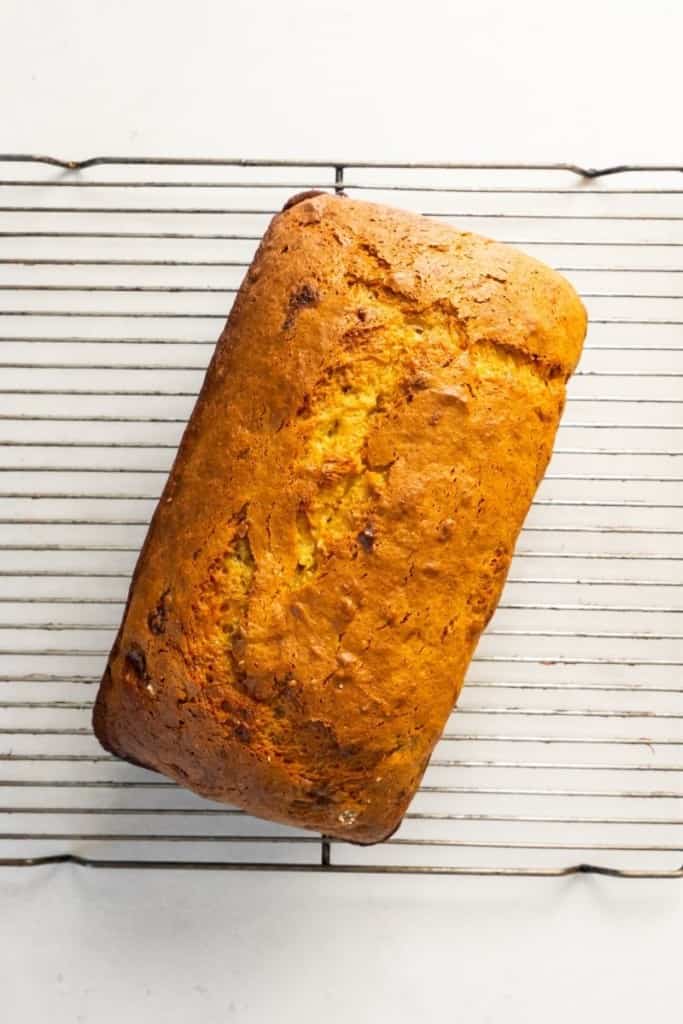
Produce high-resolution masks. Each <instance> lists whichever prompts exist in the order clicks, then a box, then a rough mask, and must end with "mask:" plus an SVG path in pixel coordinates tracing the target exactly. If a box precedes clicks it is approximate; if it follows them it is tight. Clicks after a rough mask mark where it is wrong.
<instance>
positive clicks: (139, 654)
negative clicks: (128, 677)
mask: <svg viewBox="0 0 683 1024" xmlns="http://www.w3.org/2000/svg"><path fill="white" fill-rule="evenodd" d="M126 665H127V667H129V668H130V669H132V671H133V673H134V674H135V676H136V677H137V679H138V681H139V682H141V683H146V682H147V681H148V679H149V676H148V675H147V659H146V658H145V652H144V651H143V650H142V648H141V647H140V646H139V645H138V644H131V645H130V647H129V648H128V650H127V651H126Z"/></svg>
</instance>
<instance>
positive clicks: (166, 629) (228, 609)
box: [94, 193, 586, 843]
mask: <svg viewBox="0 0 683 1024" xmlns="http://www.w3.org/2000/svg"><path fill="white" fill-rule="evenodd" d="M585 327H586V316H585V312H584V309H583V307H582V305H581V302H580V301H579V299H578V298H577V296H576V294H575V292H574V290H573V289H572V288H571V286H570V285H569V284H568V283H567V282H566V281H565V280H564V279H563V278H561V277H560V276H559V275H558V274H556V273H554V272H553V271H551V270H549V269H548V268H547V267H545V266H543V265H542V264H541V263H538V262H536V261H535V260H533V259H531V258H529V257H528V256H525V255H523V254H521V253H519V252H517V251H515V250H514V249H512V248H509V247H507V246H505V245H499V244H497V243H495V242H492V241H490V240H488V239H484V238H479V237H477V236H476V235H472V234H463V233H460V232H458V231H456V230H454V229H453V228H451V227H448V226H446V225H444V224H441V223H438V222H435V221H433V220H428V219H425V218H423V217H419V216H415V215H412V214H409V213H404V212H401V211H399V210H394V209H390V208H387V207H383V206H376V205H372V204H369V203H364V202H356V201H353V200H351V199H346V198H344V197H340V196H331V195H326V194H316V193H304V194H303V195H302V196H297V197H295V198H294V199H292V200H290V202H289V203H288V204H287V207H286V208H285V210H284V211H283V212H282V213H280V214H279V215H278V216H276V217H275V218H274V220H273V221H272V223H271V225H270V227H269V229H268V232H267V234H266V236H265V238H264V240H263V242H262V244H261V246H260V248H259V250H258V253H257V255H256V257H255V259H254V262H253V264H252V266H251V268H250V270H249V272H248V273H247V275H246V278H245V280H244V283H243V285H242V287H241V289H240V292H239V295H238V296H237V299H236V301H235V304H234V307H233V309H232V312H231V313H230V316H229V319H228V322H227V324H226V327H225V329H224V331H223V333H222V335H221V337H220V340H219V342H218V346H217V348H216V351H215V354H214V357H213V360H212V362H211V365H210V367H209V369H208V372H207V374H206V379H205V381H204V386H203V388H202V391H201V394H200V396H199V399H198V401H197V405H196V407H195V409H194V412H193V414H192V417H191V419H190V422H189V424H188V427H187V430H186V432H185V435H184V437H183V440H182V443H181V445H180V449H179V452H178V455H177V458H176V460H175V463H174V466H173V469H172V471H171V474H170V477H169V479H168V483H167V484H166V487H165V490H164V492H163V495H162V497H161V500H160V502H159V505H158V508H157V510H156V512H155V514H154V518H153V520H152V523H151V526H150V528H149V533H148V535H147V539H146V541H145V544H144V547H143V549H142V552H141V554H140V558H139V561H138V564H137V568H136V570H135V573H134V576H133V581H132V585H131V589H130V594H129V598H128V603H127V606H126V610H125V614H124V617H123V622H122V625H121V628H120V630H119V633H118V636H117V639H116V642H115V644H114V647H113V650H112V652H111V656H110V658H109V663H108V665H107V668H106V671H105V673H104V678H103V681H102V685H101V687H100V691H99V695H98V698H97V703H96V706H95V713H94V726H95V731H96V733H97V736H98V737H99V739H100V742H101V743H102V744H103V745H104V746H105V747H106V748H107V749H108V750H110V751H113V752H114V753H116V754H118V755H120V756H121V757H124V758H127V759H129V760H131V761H133V762H136V763H138V764H141V765H144V766H147V767H149V768H153V769H155V770H156V771H159V772H163V773H164V774H165V775H167V776H169V777H170V778H172V779H175V780H177V781H178V782H179V783H181V784H182V785H184V786H187V787H189V788H190V789H193V790H195V791H196V792H197V793H201V794H203V795H204V796H207V797H210V798H212V799H214V800H219V801H226V802H228V803H230V804H233V805H237V806H238V807H242V808H244V809H245V810H247V811H249V812H250V813H253V814H256V815H261V816H263V817H266V818H271V819H274V820H276V821H281V822H287V823H289V824H293V825H298V826H303V827H305V828H310V829H315V830H317V831H320V832H324V833H327V834H329V835H332V836H336V837H342V838H344V839H349V840H352V841H354V842H359V843H372V842H376V841H378V840H381V839H383V838H386V837H387V836H388V835H389V834H390V833H392V832H393V831H394V830H395V829H396V827H397V825H398V824H399V823H400V821H401V818H402V816H403V814H404V813H405V810H406V807H407V805H408V803H409V801H410V799H411V797H412V796H413V794H414V793H415V791H416V789H417V787H418V785H419V782H420V779H421V777H422V774H423V772H424V770H425V767H426V765H427V762H428V760H429V756H430V753H431V751H432V748H433V747H434V744H435V743H436V741H437V740H438V738H439V736H440V734H441V731H442V729H443V726H444V724H445V722H446V719H447V717H448V715H449V713H450V711H451V709H452V707H453V704H454V702H455V700H456V698H457V696H458V693H459V691H460V688H461V685H462V682H463V678H464V675H465V671H466V669H467V666H468V664H469V661H470V658H471V656H472V653H473V651H474V648H475V646H476V644H477V640H478V638H479V636H480V634H481V632H482V630H483V629H484V627H485V626H486V623H487V622H488V621H489V619H490V617H491V615H492V613H493V611H494V609H495V607H496V603H497V601H498V598H499V595H500V592H501V588H502V586H503V582H504V580H505V576H506V574H507V571H508V567H509V564H510V560H511V557H512V553H513V547H514V544H515V540H516V537H517V534H518V532H519V530H520V528H521V526H522V522H523V520H524V517H525V515H526V513H527V510H528V508H529V505H530V503H531V500H532V498H533V495H534V492H535V490H536V487H537V485H538V483H539V481H540V480H541V477H542V476H543V472H544V470H545V467H546V464H547V462H548V459H549V457H550V454H551V449H552V443H553V438H554V435H555V430H556V428H557V424H558V421H559V418H560V414H561V412H562V407H563V403H564V399H565V384H566V381H567V378H568V377H569V375H570V373H571V372H572V370H573V368H574V366H575V364H576V362H577V360H578V357H579V354H580V351H581V344H582V341H583V338H584V333H585Z"/></svg>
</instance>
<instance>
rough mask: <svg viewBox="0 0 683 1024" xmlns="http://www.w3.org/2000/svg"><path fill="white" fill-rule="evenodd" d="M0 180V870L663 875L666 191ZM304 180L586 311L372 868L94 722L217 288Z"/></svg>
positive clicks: (190, 395) (336, 180)
mask: <svg viewBox="0 0 683 1024" xmlns="http://www.w3.org/2000/svg"><path fill="white" fill-rule="evenodd" d="M0 161H2V162H3V164H4V166H5V168H8V167H10V163H16V164H18V165H19V172H20V173H17V174H15V175H14V176H12V177H10V175H9V174H6V175H3V179H2V180H0V214H1V218H0V341H1V342H2V356H1V359H0V363H1V368H2V378H1V382H0V395H1V396H2V398H1V402H0V439H1V441H2V446H3V454H2V465H0V525H1V527H2V530H1V534H0V537H1V541H0V550H1V551H2V559H1V565H0V655H1V657H2V668H1V669H0V672H1V675H0V736H1V740H0V744H1V746H0V763H1V764H2V773H1V776H0V804H1V806H0V812H1V814H2V818H1V819H0V852H1V853H2V854H3V856H2V858H1V859H0V864H2V865H21V866H24V865H33V864H38V863H45V862H54V861H63V860H71V861H76V862H77V863H80V864H86V865H90V866H116V867H130V866H138V867H145V868H153V867H161V866H170V867H179V866H180V867H202V868H224V867H231V868H236V869H245V868H254V867H260V868H264V869H271V870H307V871H309V870H318V871H330V870H343V871H397V872H435V873H454V874H455V873H457V874H495V875H498V874H501V875H505V874H513V875H514V874H527V875H529V874H530V875H559V874H567V873H572V872H577V871H596V872H603V873H608V874H617V875H621V876H632V877H681V876H682V875H683V869H681V867H680V864H681V851H682V849H683V838H682V836H683V833H682V831H681V830H682V829H683V817H681V799H682V798H683V785H682V780H683V761H682V760H681V758H682V752H681V747H683V731H682V730H681V720H682V719H683V685H682V682H681V666H682V665H683V658H682V647H681V639H683V634H682V633H681V632H680V629H681V626H680V615H681V611H682V610H683V604H682V603H681V582H682V581H681V572H680V566H681V561H682V560H683V542H682V540H681V538H682V537H683V527H682V526H681V515H680V510H681V508H683V501H682V492H681V480H682V478H681V466H682V462H681V459H683V446H682V445H681V438H682V436H683V435H681V433H680V432H681V430H683V416H682V414H681V410H682V407H683V399H682V398H681V392H680V379H681V377H683V336H682V334H681V327H682V326H683V315H682V314H683V291H682V290H681V281H682V280H683V279H682V278H681V274H683V234H682V233H681V222H682V221H683V198H682V197H683V189H681V188H680V178H679V175H678V172H679V171H680V169H679V168H662V167H660V168H655V167H653V168H647V167H640V168H608V169H605V170H603V171H593V170H587V169H582V168H577V167H574V166H571V165H565V166H522V165H498V166H496V167H492V166H482V165H479V166H475V165H470V166H466V165H444V164H431V165H427V164H423V165H419V166H418V165H399V164H384V165H379V164H366V163H355V164H348V163H346V164H344V163H336V162H332V163H329V164H323V163H318V164H316V163H303V162H288V161H280V162H274V161H245V160H173V159H156V158H149V159H134V160H128V159H124V158H103V159H102V158H98V159H95V160H88V161H85V162H82V163H80V164H75V163H68V162H60V161H56V160H53V159H51V158H34V157H28V156H5V157H0ZM55 167H57V168H60V170H56V169H55ZM112 168H115V171H112ZM11 169H13V168H11ZM626 172H629V173H628V174H627V173H626ZM148 175H149V176H148ZM612 175H614V177H612ZM615 182H616V184H614V183H615ZM312 187H320V188H327V189H330V190H336V191H341V190H345V191H346V192H347V193H348V194H349V195H352V196H358V197H365V198H369V199H375V200H377V201H386V202H390V203H396V204H397V205H401V206H404V207H408V208H412V209H415V210H419V211H420V212H425V213H430V214H431V215H432V216H436V217H442V218H445V219H446V220H448V221H451V222H453V223H456V224H459V225H461V226H465V227H467V228H470V227H471V228H472V230H476V231H480V232H482V233H484V234H491V235H494V236H496V237H498V238H500V239H502V240H507V241H511V242H514V243H516V244H519V245H522V246H523V247H524V248H526V249H527V250H528V251H529V252H531V253H532V254H534V255H538V256H539V257H540V258H542V259H545V260H546V261H547V262H550V263H551V264H553V265H555V266H557V267H558V269H560V270H562V272H563V273H565V274H566V275H567V276H568V277H569V278H570V279H572V280H573V282H574V283H575V285H576V286H577V288H578V290H579V291H580V292H581V293H582V295H583V297H584V299H585V301H586V304H587V306H588V308H589V312H590V316H591V329H590V335H589V340H588V345H587V349H586V353H585V355H584V358H583V360H582V363H581V367H580V369H579V372H578V373H577V375H576V377H575V378H574V380H573V382H572V384H571V387H570V401H569V403H568V407H567V411H566V414H565V418H564V423H563V426H562V428H561V431H560V434H559V437H558V442H557V446H556V454H555V457H554V459H553V462H552V465H551V467H550V469H549V472H548V475H547V478H546V481H545V482H544V483H543V485H542V487H541V489H540V491H539V494H538V497H537V500H536V502H535V504H534V507H533V509H532V512H531V514H530V517H529V520H528V523H527V526H526V528H525V530H524V532H523V535H522V538H521V540H520V544H519V550H518V554H517V556H516V558H515V561H514V564H513V568H512V571H511V574H510V580H509V583H508V585H507V587H506V590H505V594H504V598H503V601H502V603H501V606H500V608H499V611H498V613H497V614H496V616H495V618H494V620H493V622H492V623H491V627H490V628H489V630H488V631H487V634H486V636H485V637H484V639H483V640H482V643H481V645H480V647H479V651H478V653H477V657H476V658H475V661H474V662H473V665H472V667H471V670H470V672H469V681H468V684H467V686H466V688H465V691H464V693H463V696H462V698H461V702H460V705H459V707H458V709H457V711H456V712H455V713H454V714H453V716H452V718H451V720H450V721H449V723H448V727H447V729H446V732H445V735H444V737H443V739H442V741H441V743H440V744H439V745H438V747H437V749H436V751H435V754H434V757H433V759H432V762H431V765H430V767H429V769H428V772H427V774H426V776H425V780H424V785H423V787H422V789H421V791H420V793H419V794H418V796H417V797H416V799H415V801H414V803H413V805H412V807H411V809H410V813H409V814H408V816H407V818H406V821H405V823H404V825H403V827H402V828H401V830H400V831H399V833H398V834H397V835H396V836H395V837H394V838H393V839H392V840H391V841H390V842H388V843H386V844H384V845H382V846H380V847H372V848H369V849H368V848H365V849H363V848H357V847H352V846H348V845H346V844H343V843H338V842H334V841H332V840H327V839H325V838H322V837H316V836H312V835H310V834H305V833H303V832H300V831H297V830H294V829H285V828H282V827H280V826H276V825H273V824H270V823H267V822H262V821H258V820H256V819H252V818H249V817H248V816H247V815H244V814H243V813H242V812H239V811H237V810H235V809H231V808H225V807H223V806H221V805H214V804H211V803H209V802H207V801H202V800H200V799H198V798H196V797H194V796H193V795H192V794H189V793H187V792H185V791H184V790H181V789H179V788H177V787H176V786H175V785H173V784H171V783H169V782H166V781H164V780H162V779H160V777H159V776H156V775H153V774H151V773H148V772H145V771H144V770H142V769H138V768H135V767H133V766H131V765H127V764H125V763H123V762H120V761H118V760H116V759H115V758H112V757H111V756H110V755H108V754H105V753H104V752H102V751H101V750H100V748H99V747H98V746H97V744H96V742H95V740H94V738H93V736H92V734H91V731H90V724H89V716H90V707H91V703H92V696H93V692H94V689H93V688H94V686H95V684H96V683H97V681H98V678H99V675H100V672H101V669H102V665H103V659H104V656H105V654H106V652H107V651H108V649H109V646H110V642H111V639H112V635H113V631H114V629H115V627H116V625H117V620H118V618H119V615H120V611H121V606H122V602H123V599H124V597H125V592H126V588H127V583H128V579H129V574H130V570H131V568H132V565H133V564H134V560H135V556H136V552H137V550H138V548H139V545H140V542H141V540H142V538H143V536H144V532H145V526H146V524H147V522H148V519H149V516H150V514H151V512H152V510H153V507H154V503H155V499H156V497H157V495H158V493H159V491H160V489H161V487H162V484H163V481H164V476H165V474H166V472H167V468H168V466H169V464H170V461H171V458H172V454H173V451H174V449H175V447H176V444H177V441H178V438H179V436H180V433H181V430H182V426H183V424H184V422H185V420H186V417H187V416H188V414H189V412H190V410H191V408H192V404H193V399H194V396H195V394H196V392H197V390H198V387H199V386H200V383H201V379H202V375H203V371H204V368H205V366H206V364H207V362H208V359H209V357H210V354H211V351H212V346H213V344H214V341H215V338H216V336H217V335H218V333H219V330H220V327H221V324H222V321H223V320H224V317H225V314H226V311H227V308H228V307H229V304H230V301H231V298H230V297H231V296H232V295H233V294H234V292H235V291H236V289H237V287H238V285H239V281H240V279H241V277H242V275H243V273H244V270H245V268H246V266H247V265H248V263H249V261H250V259H251V256H252V254H253V251H254V249H255V247H256V245H257V243H258V240H259V238H260V236H261V234H262V232H263V230H264V228H265V226H266V224H267V222H268V219H269V217H270V216H271V215H272V213H274V212H275V211H276V210H278V209H279V208H280V207H281V206H282V205H283V202H284V201H285V199H286V198H288V197H289V196H290V195H291V194H292V193H293V192H295V191H298V190H301V189H306V188H312ZM93 197H94V198H93Z"/></svg>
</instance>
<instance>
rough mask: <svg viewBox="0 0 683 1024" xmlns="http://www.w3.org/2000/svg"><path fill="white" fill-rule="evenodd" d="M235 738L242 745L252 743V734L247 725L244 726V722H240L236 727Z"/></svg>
mask: <svg viewBox="0 0 683 1024" xmlns="http://www.w3.org/2000/svg"><path fill="white" fill-rule="evenodd" d="M235 736H236V738H237V739H238V740H239V741H240V743H250V742H251V733H250V731H249V729H247V727H246V725H244V724H243V723H242V722H239V723H238V724H237V725H236V726H235Z"/></svg>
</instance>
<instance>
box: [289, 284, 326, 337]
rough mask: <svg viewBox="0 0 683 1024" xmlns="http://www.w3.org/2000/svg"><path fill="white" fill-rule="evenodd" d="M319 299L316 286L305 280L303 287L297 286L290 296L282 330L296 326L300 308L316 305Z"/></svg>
mask: <svg viewBox="0 0 683 1024" xmlns="http://www.w3.org/2000/svg"><path fill="white" fill-rule="evenodd" d="M319 300H320V297H319V295H318V292H317V290H316V288H314V286H313V285H312V284H309V283H308V282H307V281H305V282H304V283H303V284H302V285H301V287H300V288H297V290H296V291H295V292H292V294H291V295H290V297H289V305H288V307H287V316H286V317H285V319H284V323H283V324H282V330H283V331H288V330H289V329H290V327H293V326H294V322H295V321H296V318H297V315H298V313H299V310H301V309H305V307H306V306H316V305H317V304H318V302H319Z"/></svg>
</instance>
